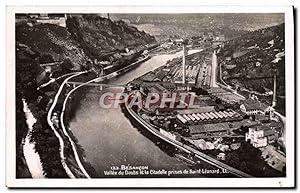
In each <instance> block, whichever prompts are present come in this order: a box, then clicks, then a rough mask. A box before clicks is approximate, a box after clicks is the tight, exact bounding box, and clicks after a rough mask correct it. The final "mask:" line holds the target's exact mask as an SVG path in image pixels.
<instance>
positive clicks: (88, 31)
mask: <svg viewBox="0 0 300 193" xmlns="http://www.w3.org/2000/svg"><path fill="white" fill-rule="evenodd" d="M67 29H68V31H69V32H70V33H71V34H72V37H73V38H74V39H75V40H76V41H77V42H79V43H80V44H81V46H82V48H83V49H84V51H85V52H86V53H87V54H88V55H89V56H90V57H91V58H94V59H100V60H105V59H107V57H108V56H111V55H113V54H115V53H120V52H125V49H126V48H128V49H138V50H141V49H145V48H146V45H149V44H153V43H155V39H154V37H153V36H150V35H149V34H146V33H145V32H143V31H142V32H141V31H139V30H138V29H137V28H135V27H132V26H128V25H127V24H126V23H124V22H123V21H114V22H113V21H111V20H109V19H107V18H103V17H100V16H97V15H75V16H72V17H70V18H69V19H68V20H67Z"/></svg>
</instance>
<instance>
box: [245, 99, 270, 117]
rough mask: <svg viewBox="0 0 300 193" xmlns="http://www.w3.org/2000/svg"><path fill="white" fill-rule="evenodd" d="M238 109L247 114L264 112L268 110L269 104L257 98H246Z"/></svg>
mask: <svg viewBox="0 0 300 193" xmlns="http://www.w3.org/2000/svg"><path fill="white" fill-rule="evenodd" d="M240 109H241V111H242V112H243V113H246V114H247V115H256V114H265V113H266V112H267V111H268V110H269V106H268V105H266V104H264V103H261V102H260V101H258V100H254V99H251V98H249V99H247V100H245V101H243V102H242V104H241V106H240Z"/></svg>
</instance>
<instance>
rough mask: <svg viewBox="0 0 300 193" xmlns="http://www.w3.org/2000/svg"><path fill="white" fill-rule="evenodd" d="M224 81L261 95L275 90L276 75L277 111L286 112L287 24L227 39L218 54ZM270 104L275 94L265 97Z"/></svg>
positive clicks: (263, 98) (264, 99)
mask: <svg viewBox="0 0 300 193" xmlns="http://www.w3.org/2000/svg"><path fill="white" fill-rule="evenodd" d="M219 62H220V63H221V64H222V77H223V80H224V81H225V82H226V83H228V84H230V85H234V86H237V87H239V89H240V90H241V91H243V90H244V91H245V89H247V90H250V91H255V92H257V93H260V94H265V93H267V92H269V93H270V92H272V90H273V76H274V74H276V75H277V81H276V82H277V92H276V94H277V101H278V106H277V110H279V111H280V112H281V113H283V114H284V113H285V108H284V107H285V106H284V103H285V47H284V24H280V25H277V26H273V27H268V28H263V29H260V30H256V31H253V32H248V33H247V34H244V35H242V36H241V37H238V38H236V39H233V40H230V41H227V42H226V43H225V46H224V49H222V50H221V52H220V53H219ZM261 99H262V100H263V101H265V102H266V103H268V104H270V103H271V100H272V97H271V95H270V96H268V97H267V96H263V97H261Z"/></svg>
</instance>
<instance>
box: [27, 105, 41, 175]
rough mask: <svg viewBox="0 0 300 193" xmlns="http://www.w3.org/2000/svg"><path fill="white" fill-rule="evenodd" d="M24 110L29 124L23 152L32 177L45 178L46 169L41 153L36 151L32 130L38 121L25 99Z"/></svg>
mask: <svg viewBox="0 0 300 193" xmlns="http://www.w3.org/2000/svg"><path fill="white" fill-rule="evenodd" d="M23 111H24V113H25V117H26V123H27V126H28V133H27V135H26V137H25V139H24V142H23V153H24V157H25V160H26V163H27V166H28V169H29V171H30V174H31V177H32V178H45V174H44V170H43V167H42V163H41V159H40V155H39V154H38V153H37V152H36V148H35V144H34V143H33V142H32V140H31V132H32V130H33V125H34V124H35V123H36V121H37V120H36V119H35V117H34V116H33V114H32V113H31V111H30V109H29V108H28V105H27V103H26V101H25V99H23Z"/></svg>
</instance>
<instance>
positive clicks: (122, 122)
mask: <svg viewBox="0 0 300 193" xmlns="http://www.w3.org/2000/svg"><path fill="white" fill-rule="evenodd" d="M180 55H181V52H178V53H175V54H171V55H159V56H154V57H152V58H151V59H149V60H148V61H146V62H144V63H141V64H140V65H139V66H138V67H136V68H134V69H133V70H131V71H129V72H126V74H123V75H121V76H119V77H117V78H115V79H114V80H110V81H109V84H126V83H128V82H129V81H131V80H133V79H134V78H137V77H139V76H141V75H143V74H145V73H147V72H149V71H151V70H153V69H155V68H157V67H159V66H162V65H164V64H165V63H166V62H167V61H168V60H170V59H172V58H175V57H178V56H180ZM122 89H123V88H105V89H103V90H102V91H99V88H90V89H89V90H88V92H86V93H85V95H84V97H83V98H82V99H81V100H80V104H78V105H77V109H76V112H74V115H73V118H72V119H71V120H70V122H69V126H70V129H71V131H72V132H73V134H74V136H75V137H76V138H77V139H78V143H79V145H81V146H82V147H83V149H84V150H85V154H86V159H87V161H89V162H90V164H91V165H92V166H93V167H94V169H95V170H96V172H97V177H104V176H109V177H120V176H111V175H110V174H107V172H105V171H109V170H111V169H112V168H116V167H121V166H122V165H123V166H124V165H125V166H128V165H130V166H136V167H138V166H146V167H148V169H149V170H155V171H159V170H163V169H164V170H172V171H178V170H184V169H188V167H187V166H186V165H185V163H184V162H182V161H180V160H178V159H177V158H175V157H173V156H172V155H173V153H174V147H173V146H170V145H169V144H166V143H164V142H163V141H162V140H159V139H155V138H154V137H153V136H151V135H149V133H145V131H144V130H143V128H141V127H137V128H135V127H134V126H133V125H132V124H131V122H130V121H129V120H128V118H126V116H125V115H124V114H123V113H122V111H121V108H111V109H104V108H101V107H100V105H99V99H100V97H101V95H102V94H103V93H105V92H113V93H118V92H122ZM77 92H80V89H79V91H77ZM146 136H148V137H149V136H150V139H149V138H147V137H146ZM152 138H153V139H152ZM105 173H106V175H105ZM138 176H140V175H138ZM138 176H130V177H138ZM154 176H156V175H148V177H154ZM157 176H159V174H158V175H157ZM175 176H176V175H174V177H175ZM166 177H167V176H166ZM194 177H195V176H194ZM198 177H199V176H198Z"/></svg>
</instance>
